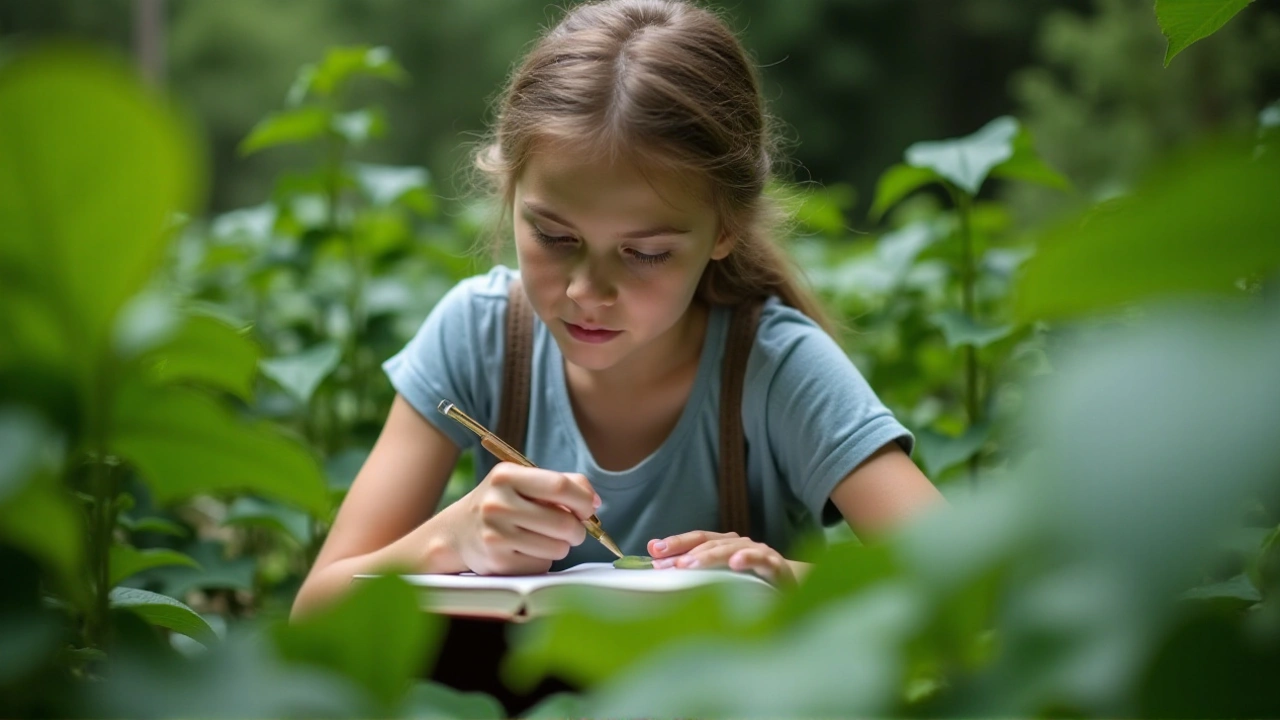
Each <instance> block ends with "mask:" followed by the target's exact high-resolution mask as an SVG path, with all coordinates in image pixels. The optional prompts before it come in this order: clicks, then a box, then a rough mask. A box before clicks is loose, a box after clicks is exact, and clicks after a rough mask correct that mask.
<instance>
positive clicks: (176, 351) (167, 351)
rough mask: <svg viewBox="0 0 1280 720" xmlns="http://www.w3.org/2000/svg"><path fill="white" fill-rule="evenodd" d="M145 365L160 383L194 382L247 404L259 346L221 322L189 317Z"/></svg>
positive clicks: (210, 318) (211, 318) (200, 317)
mask: <svg viewBox="0 0 1280 720" xmlns="http://www.w3.org/2000/svg"><path fill="white" fill-rule="evenodd" d="M146 362H148V363H149V365H150V367H151V370H152V372H153V373H154V374H155V376H156V377H157V378H158V379H160V380H162V381H169V382H173V381H185V382H194V383H198V384H201V385H206V386H209V387H212V388H217V389H219V390H226V391H227V392H230V393H233V394H234V395H236V396H237V397H239V398H241V399H242V400H248V399H249V398H251V397H252V396H253V378H254V377H255V376H256V375H257V372H258V346H257V344H256V343H254V342H253V340H251V339H250V338H249V337H248V335H246V334H245V333H243V332H241V331H239V330H237V329H236V328H235V327H233V326H232V325H230V324H228V323H226V322H224V321H222V320H219V319H217V318H214V317H211V316H208V315H191V316H189V317H187V318H186V319H185V320H184V321H183V324H182V326H181V327H180V328H179V329H178V330H177V331H176V333H175V334H174V336H173V337H172V338H171V339H170V340H169V341H168V342H167V343H165V344H164V345H162V346H161V347H159V348H157V349H156V350H155V352H153V353H152V354H151V355H150V356H148V357H147V358H146Z"/></svg>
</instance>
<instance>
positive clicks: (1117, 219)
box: [1017, 143, 1280, 320]
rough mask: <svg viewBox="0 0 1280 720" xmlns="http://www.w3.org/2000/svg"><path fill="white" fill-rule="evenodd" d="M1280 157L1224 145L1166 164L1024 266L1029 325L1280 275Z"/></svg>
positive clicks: (1023, 305) (1053, 237) (1049, 241)
mask: <svg viewBox="0 0 1280 720" xmlns="http://www.w3.org/2000/svg"><path fill="white" fill-rule="evenodd" d="M1278 187H1280V156H1278V155H1276V154H1274V153H1270V154H1264V155H1263V156H1262V157H1261V158H1259V159H1257V160H1253V159H1251V153H1250V151H1249V150H1248V148H1247V147H1244V146H1237V145H1234V144H1222V143H1220V144H1216V145H1212V146H1207V147H1202V148H1199V149H1198V150H1197V151H1195V152H1192V153H1190V154H1187V155H1184V156H1182V157H1180V158H1178V159H1176V160H1174V161H1172V162H1169V163H1166V164H1165V165H1164V167H1161V168H1159V169H1157V171H1156V172H1155V173H1154V174H1153V175H1152V177H1151V178H1149V179H1148V181H1147V182H1145V183H1144V184H1143V185H1141V186H1140V187H1138V189H1137V190H1136V191H1135V192H1134V194H1133V195H1132V196H1131V197H1128V198H1124V199H1122V200H1119V201H1116V202H1113V203H1111V204H1109V205H1107V206H1103V207H1101V208H1099V209H1097V210H1096V211H1094V212H1093V213H1091V214H1090V215H1088V216H1086V217H1085V218H1084V220H1083V221H1075V222H1071V223H1068V224H1066V225H1062V226H1059V227H1057V228H1055V229H1052V230H1051V231H1049V232H1048V233H1046V234H1045V235H1044V236H1043V237H1042V238H1041V240H1040V247H1039V249H1038V250H1037V252H1036V254H1035V256H1034V257H1032V258H1031V259H1030V260H1029V261H1028V262H1027V264H1026V265H1025V267H1024V271H1023V274H1022V277H1021V281H1020V283H1019V285H1018V290H1017V311H1018V314H1019V315H1020V316H1021V317H1022V318H1023V319H1026V320H1031V319H1039V318H1053V317H1065V316H1072V315H1081V314H1086V313H1091V312H1099V311H1106V310H1112V309H1114V308H1116V307H1118V306H1121V305H1124V304H1127V303H1133V302H1141V301H1145V300H1150V299H1154V298H1169V297H1176V296H1188V295H1193V294H1201V293H1205V292H1211V293H1220V294H1221V293H1228V294H1230V293H1235V292H1238V291H1237V290H1236V289H1235V288H1236V285H1237V282H1238V281H1239V280H1241V279H1243V278H1249V277H1253V276H1256V275H1266V274H1270V273H1274V272H1276V271H1277V270H1280V242H1276V238H1277V237H1280V202H1277V201H1276V188H1278Z"/></svg>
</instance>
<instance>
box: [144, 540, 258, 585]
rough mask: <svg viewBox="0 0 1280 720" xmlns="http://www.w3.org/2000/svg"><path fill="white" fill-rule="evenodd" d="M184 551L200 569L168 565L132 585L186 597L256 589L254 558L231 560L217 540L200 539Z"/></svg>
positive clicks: (246, 557) (153, 570) (145, 574)
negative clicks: (194, 592) (193, 593)
mask: <svg viewBox="0 0 1280 720" xmlns="http://www.w3.org/2000/svg"><path fill="white" fill-rule="evenodd" d="M182 552H183V553H185V554H186V555H187V556H188V557H190V558H191V559H193V560H195V561H196V562H197V563H199V565H200V567H199V569H196V568H193V567H188V566H184V565H165V566H164V567H157V568H152V569H150V570H147V571H145V572H143V573H142V574H141V575H139V576H138V577H137V578H135V579H134V580H131V581H130V582H129V584H130V585H134V584H136V585H142V586H145V587H152V586H158V587H159V588H160V591H161V592H163V593H164V594H165V595H169V596H170V597H178V598H181V597H186V595H187V593H189V592H191V591H192V590H245V591H251V590H253V578H254V574H255V573H256V572H257V567H258V561H257V559H256V558H254V557H252V556H244V557H235V558H228V557H227V549H226V547H225V546H224V545H223V544H222V543H219V542H216V541H213V540H198V541H196V542H193V543H190V544H188V545H186V546H185V547H183V548H182Z"/></svg>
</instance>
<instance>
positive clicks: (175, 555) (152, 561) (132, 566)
mask: <svg viewBox="0 0 1280 720" xmlns="http://www.w3.org/2000/svg"><path fill="white" fill-rule="evenodd" d="M108 565H109V567H110V568H111V570H110V576H109V579H108V583H109V584H110V585H111V586H112V587H114V586H116V585H118V584H120V581H121V580H124V579H125V578H127V577H129V576H131V575H134V574H136V573H140V572H142V571H143V570H149V569H151V568H154V567H163V566H166V565H185V566H187V567H192V568H196V569H197V570H198V569H200V564H199V563H197V562H196V561H195V560H194V559H192V558H191V557H190V556H188V555H184V554H182V553H180V552H178V551H177V550H168V549H165V548H149V549H146V550H139V549H138V548H135V547H133V546H131V545H121V544H119V543H115V544H113V545H112V546H111V550H110V554H109V560H108Z"/></svg>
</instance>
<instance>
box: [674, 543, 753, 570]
mask: <svg viewBox="0 0 1280 720" xmlns="http://www.w3.org/2000/svg"><path fill="white" fill-rule="evenodd" d="M755 544H756V543H754V542H752V541H751V540H748V539H747V538H719V539H716V540H708V541H707V542H705V543H703V544H701V545H699V546H698V547H696V548H694V549H692V550H690V551H689V552H687V553H685V554H684V555H681V556H680V557H678V558H673V560H674V564H673V567H679V568H717V567H728V565H729V558H730V556H732V555H733V554H734V553H735V552H737V551H738V550H741V549H742V548H744V547H751V546H753V545H755Z"/></svg>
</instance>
